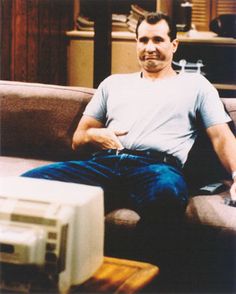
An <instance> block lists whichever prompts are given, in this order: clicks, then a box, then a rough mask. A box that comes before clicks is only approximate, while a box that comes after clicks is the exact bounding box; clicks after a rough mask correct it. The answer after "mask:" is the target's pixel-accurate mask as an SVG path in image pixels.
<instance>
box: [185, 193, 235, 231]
mask: <svg viewBox="0 0 236 294" xmlns="http://www.w3.org/2000/svg"><path fill="white" fill-rule="evenodd" d="M228 196H229V193H227V192H225V193H221V194H220V195H210V196H203V195H201V196H196V197H193V198H192V199H191V200H190V202H189V205H188V207H187V210H186V217H187V219H188V220H189V221H191V222H192V223H195V224H203V225H207V226H213V227H218V228H222V229H229V230H233V231H235V233H236V207H232V206H228V205H226V204H225V202H224V199H225V197H228Z"/></svg>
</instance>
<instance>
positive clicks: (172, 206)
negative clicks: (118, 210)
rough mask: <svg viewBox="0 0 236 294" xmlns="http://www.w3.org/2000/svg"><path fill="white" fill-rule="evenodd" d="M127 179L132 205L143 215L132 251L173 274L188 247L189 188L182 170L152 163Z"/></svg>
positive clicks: (165, 273)
mask: <svg viewBox="0 0 236 294" xmlns="http://www.w3.org/2000/svg"><path fill="white" fill-rule="evenodd" d="M128 182H129V189H130V200H131V207H133V208H134V209H135V210H136V211H137V212H138V213H139V215H140V216H141V219H140V221H139V223H138V224H137V226H136V230H135V238H134V239H135V241H134V244H133V248H134V249H133V251H135V254H136V257H138V256H145V259H146V260H147V261H149V262H155V263H156V264H158V265H159V266H160V267H161V269H162V273H163V275H164V276H168V275H169V274H170V273H171V274H173V272H175V270H176V269H175V264H179V263H180V262H181V259H182V252H183V251H184V248H185V246H184V240H185V229H184V212H185V208H186V204H187V198H188V191H187V185H186V183H185V180H184V178H183V175H182V172H181V171H180V170H178V169H176V168H175V167H172V166H169V165H166V164H159V163H158V164H151V165H147V166H143V167H140V168H138V169H135V170H134V172H133V173H132V175H130V177H129V179H128ZM173 269H174V270H173ZM172 270H173V272H172Z"/></svg>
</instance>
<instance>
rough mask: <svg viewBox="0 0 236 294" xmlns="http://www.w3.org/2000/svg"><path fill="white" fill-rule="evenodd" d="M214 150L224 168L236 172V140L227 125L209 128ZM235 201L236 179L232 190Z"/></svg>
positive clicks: (235, 178)
mask: <svg viewBox="0 0 236 294" xmlns="http://www.w3.org/2000/svg"><path fill="white" fill-rule="evenodd" d="M206 131H207V134H208V136H209V137H210V139H211V142H212V144H213V147H214V150H215V151H216V153H217V155H218V157H219V159H220V160H221V162H222V164H223V165H224V167H225V168H226V169H227V170H228V171H229V173H233V172H235V171H236V138H235V136H234V134H233V133H232V132H231V130H230V128H229V126H228V125H227V124H219V125H215V126H212V127H209V128H207V130H206ZM230 193H231V196H232V198H233V199H236V177H234V183H233V185H232V187H231V190H230Z"/></svg>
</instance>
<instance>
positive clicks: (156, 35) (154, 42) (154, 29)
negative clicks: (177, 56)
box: [137, 20, 178, 73]
mask: <svg viewBox="0 0 236 294" xmlns="http://www.w3.org/2000/svg"><path fill="white" fill-rule="evenodd" d="M168 32H169V26H168V24H167V22H166V21H165V20H161V21H159V22H158V23H156V24H148V23H147V22H146V21H143V22H142V23H141V24H140V26H139V28H138V38H137V56H138V60H139V63H140V65H141V67H142V68H143V69H144V70H145V71H147V72H150V73H155V72H159V71H161V70H162V69H164V68H166V67H169V66H170V67H171V63H172V59H173V53H174V52H175V51H176V49H177V46H178V41H177V40H173V41H172V42H171V40H170V37H169V35H168Z"/></svg>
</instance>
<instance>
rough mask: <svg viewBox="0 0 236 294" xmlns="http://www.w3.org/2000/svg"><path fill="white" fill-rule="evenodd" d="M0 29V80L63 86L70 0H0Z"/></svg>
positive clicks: (70, 12)
mask: <svg viewBox="0 0 236 294" xmlns="http://www.w3.org/2000/svg"><path fill="white" fill-rule="evenodd" d="M1 27H2V29H1V37H2V42H1V50H2V60H1V72H0V74H1V77H0V78H1V79H6V80H18V81H27V82H41V83H52V84H62V85H65V84H66V72H67V71H66V36H65V32H66V31H67V30H70V29H72V28H73V0H53V1H52V0H1ZM3 43H4V45H3ZM5 44H6V45H5Z"/></svg>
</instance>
